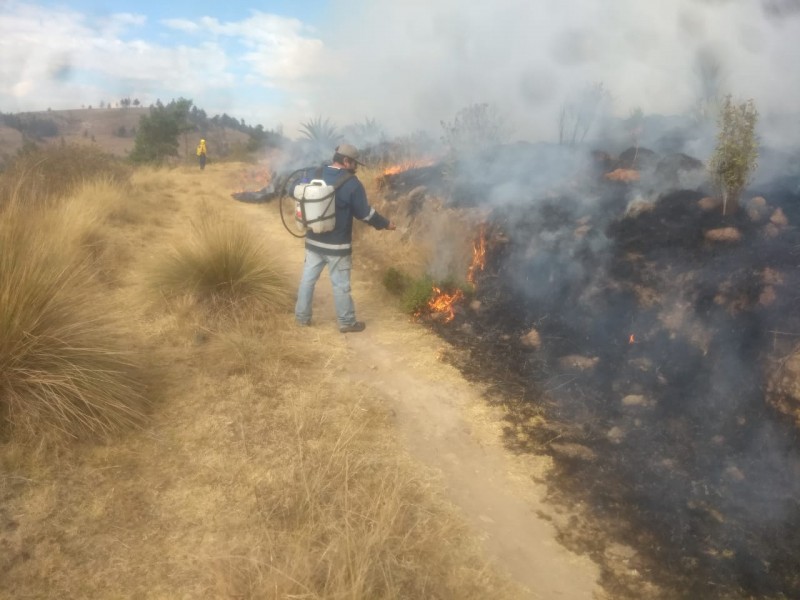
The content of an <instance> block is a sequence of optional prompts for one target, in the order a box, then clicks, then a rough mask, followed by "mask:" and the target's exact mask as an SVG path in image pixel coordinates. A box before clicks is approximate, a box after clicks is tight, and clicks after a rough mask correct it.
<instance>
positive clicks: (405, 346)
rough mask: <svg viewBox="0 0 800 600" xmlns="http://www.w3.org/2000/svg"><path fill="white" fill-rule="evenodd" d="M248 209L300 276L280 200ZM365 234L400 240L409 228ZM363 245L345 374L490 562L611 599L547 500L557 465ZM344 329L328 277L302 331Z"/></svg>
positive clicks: (554, 589)
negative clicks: (528, 448)
mask: <svg viewBox="0 0 800 600" xmlns="http://www.w3.org/2000/svg"><path fill="white" fill-rule="evenodd" d="M241 210H242V212H243V213H245V214H246V215H247V216H248V220H250V221H251V222H252V223H254V224H256V225H257V226H258V227H259V228H263V230H264V231H265V233H266V236H267V237H268V238H269V239H270V240H274V243H275V248H276V250H277V249H280V252H281V254H282V255H283V256H284V257H285V258H286V261H287V264H292V265H293V267H292V271H291V272H292V273H293V275H295V276H296V277H297V278H298V279H299V276H300V272H301V268H302V262H303V244H302V241H301V240H296V239H294V238H292V237H290V235H289V233H288V232H286V231H285V230H284V229H283V225H282V224H281V221H280V219H279V217H278V211H277V207H276V206H275V205H274V203H268V204H262V205H251V204H244V203H243V204H241ZM356 227H363V226H362V225H360V224H357V225H356ZM366 235H376V236H398V239H399V236H400V235H401V232H389V231H385V232H378V231H373V230H369V231H368V232H367V233H366ZM389 241H391V240H389ZM355 248H356V249H355V252H354V267H353V276H352V288H353V298H354V301H355V303H356V309H357V315H358V318H359V319H360V320H364V321H366V323H367V328H366V330H365V331H364V332H361V333H351V334H344V335H346V344H347V347H348V350H349V354H350V360H349V361H348V364H347V365H345V366H343V368H342V369H341V374H342V376H343V377H348V378H350V379H351V380H352V381H354V382H360V383H366V384H368V385H370V386H372V387H373V388H374V389H375V390H376V392H377V393H378V394H379V395H380V396H381V397H382V398H383V400H384V401H385V403H386V406H387V407H388V408H389V410H390V411H391V413H392V414H393V415H394V418H395V420H396V424H397V428H398V431H399V433H400V434H401V436H402V438H404V439H405V441H406V443H407V446H408V450H409V452H410V453H411V455H412V456H414V457H415V458H416V459H418V460H419V461H420V462H421V463H422V464H424V465H426V466H427V467H428V468H431V469H433V470H434V472H436V473H438V474H439V475H440V478H441V481H442V484H443V486H444V488H445V489H446V493H447V495H448V496H449V500H450V501H451V502H452V503H453V504H454V505H456V506H457V507H459V508H460V510H461V511H462V512H463V515H464V517H465V519H466V520H467V521H468V522H469V523H470V524H471V526H472V528H473V529H474V531H475V532H476V534H477V535H478V536H479V537H480V539H481V540H482V542H483V546H484V548H485V551H486V553H487V556H488V557H489V558H490V559H491V560H492V561H493V562H495V563H496V564H497V565H499V566H500V567H501V568H504V569H505V570H507V572H508V573H509V575H510V576H511V577H512V578H513V579H515V580H516V581H518V582H519V583H520V584H522V585H524V586H525V587H526V588H528V590H529V597H530V598H546V599H555V598H563V599H570V600H573V599H574V600H579V599H591V598H607V597H608V596H607V595H606V593H605V592H604V591H603V589H602V588H601V587H600V584H599V581H600V577H601V569H600V567H599V566H598V565H597V564H595V563H594V562H593V561H592V560H591V559H590V558H589V557H588V555H580V554H576V553H575V552H573V551H571V550H568V549H567V548H566V547H565V546H564V545H562V544H561V543H560V542H559V539H560V533H559V529H561V530H562V532H563V528H564V527H567V526H568V524H570V523H573V522H575V520H576V519H580V515H579V514H576V513H574V512H572V511H571V510H570V511H567V510H566V509H565V508H564V507H563V506H560V507H559V506H555V505H553V504H551V503H549V502H547V501H546V496H547V494H548V490H547V487H546V486H545V484H544V478H545V477H546V475H547V472H548V470H549V469H550V468H551V464H550V462H549V459H548V458H546V457H543V456H534V455H531V454H515V453H513V452H511V451H510V450H508V449H507V447H506V446H505V445H504V442H503V417H504V415H503V411H502V409H501V408H499V407H498V406H497V405H496V404H494V405H493V404H491V403H489V402H487V400H486V398H485V395H484V393H485V389H484V388H483V387H482V386H481V384H479V383H476V382H470V381H467V380H466V379H465V378H464V377H463V376H462V375H461V374H460V373H459V372H458V371H457V370H456V369H455V368H454V367H453V366H451V365H450V364H448V363H447V362H446V361H445V359H444V357H445V356H447V354H448V352H451V350H452V349H451V348H449V347H448V345H447V343H446V342H444V341H443V340H442V339H440V338H438V337H437V336H436V335H435V334H434V333H432V332H431V331H429V330H428V329H427V328H426V327H425V326H423V325H422V324H419V323H415V322H413V321H412V320H410V319H409V317H408V316H407V315H403V314H402V313H401V312H400V311H399V309H398V308H397V306H396V301H395V300H394V299H393V298H392V297H391V296H389V295H388V293H387V292H385V291H384V289H383V286H382V284H381V272H382V271H381V270H380V269H379V268H378V267H377V266H376V265H374V264H371V263H370V261H369V260H368V259H367V258H366V257H364V256H363V255H360V254H359V253H358V243H356V244H355ZM335 327H336V319H335V313H334V309H333V298H332V293H331V286H330V283H329V280H328V278H327V275H326V274H323V276H322V278H321V279H320V282H319V284H318V285H317V290H316V294H315V298H314V317H313V324H312V326H311V327H310V328H307V329H302V330H300V331H303V332H304V333H305V334H307V335H308V336H309V338H310V340H313V339H314V338H315V331H321V330H322V329H332V328H335Z"/></svg>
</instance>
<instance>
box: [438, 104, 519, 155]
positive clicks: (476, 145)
mask: <svg viewBox="0 0 800 600" xmlns="http://www.w3.org/2000/svg"><path fill="white" fill-rule="evenodd" d="M441 125H442V129H443V130H444V131H443V133H442V143H443V144H444V145H445V146H446V147H447V149H448V150H449V152H450V155H451V156H452V157H454V158H457V157H461V156H464V155H472V154H474V153H475V152H476V151H477V150H478V149H486V148H487V147H491V146H497V145H499V144H502V143H503V142H505V141H506V139H507V134H508V128H507V126H506V123H505V120H504V119H503V117H502V115H501V114H500V113H499V112H498V110H497V108H495V107H494V106H493V105H491V104H486V103H483V104H472V105H470V106H467V107H465V108H462V109H461V110H460V111H458V113H457V114H456V116H455V119H454V120H453V122H452V123H448V122H445V121H441Z"/></svg>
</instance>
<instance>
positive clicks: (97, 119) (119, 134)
mask: <svg viewBox="0 0 800 600" xmlns="http://www.w3.org/2000/svg"><path fill="white" fill-rule="evenodd" d="M149 110H150V109H149V108H133V107H129V108H82V109H72V110H48V111H41V112H29V113H18V114H16V115H14V116H15V117H19V118H20V119H22V120H23V121H28V122H30V121H36V122H39V123H44V124H46V129H47V130H48V133H50V132H52V131H56V130H57V133H56V134H55V135H47V136H36V137H35V139H34V141H35V142H36V143H37V144H40V145H41V144H60V143H62V140H63V142H65V143H77V144H95V145H97V146H99V147H100V148H101V149H103V150H105V151H106V152H109V153H111V154H114V155H116V156H127V154H128V153H129V152H130V151H131V150H132V149H133V145H134V139H135V137H136V130H137V128H138V127H139V120H140V119H141V117H142V116H144V115H147V114H148V112H149ZM201 136H203V137H205V138H206V139H207V143H208V149H209V158H210V159H211V160H213V159H214V157H215V156H221V155H223V154H227V153H229V152H231V151H232V150H234V149H235V148H236V146H238V145H240V144H245V143H247V140H248V136H247V135H246V134H244V133H242V132H240V131H236V130H233V129H230V128H228V127H218V126H215V125H214V124H213V123H211V122H209V124H208V128H207V130H206V131H197V132H196V133H194V134H188V135H187V136H185V139H184V140H182V154H183V156H185V157H191V156H192V155H193V153H194V149H195V146H196V144H197V142H198V140H199V139H200V137H201ZM23 143H24V139H23V136H22V134H21V133H20V132H19V131H18V130H17V129H14V128H12V127H9V126H8V125H7V124H4V123H3V122H2V120H0V165H2V164H3V163H4V162H6V161H7V160H8V159H9V158H10V157H12V156H13V155H14V154H16V152H17V151H18V150H19V149H20V148H22V146H23Z"/></svg>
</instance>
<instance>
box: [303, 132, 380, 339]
mask: <svg viewBox="0 0 800 600" xmlns="http://www.w3.org/2000/svg"><path fill="white" fill-rule="evenodd" d="M358 157H359V152H358V150H357V149H356V147H355V146H352V145H350V144H341V145H339V146H337V147H336V150H335V151H334V154H333V161H332V164H330V165H329V166H326V167H324V168H323V169H322V179H324V180H325V182H326V183H327V184H329V185H335V184H336V182H337V180H338V179H339V178H340V177H342V176H343V175H346V174H347V173H352V174H353V176H352V177H350V178H349V179H348V180H346V181H345V182H344V183H342V185H341V187H340V188H339V189H338V190H337V191H336V224H335V226H334V228H333V230H332V231H328V232H325V233H314V232H313V231H308V232H307V234H306V242H305V248H306V254H305V265H304V267H303V275H302V278H301V280H300V288H299V289H298V292H297V305H296V306H295V310H294V315H295V319H296V320H297V324H298V325H300V326H307V325H310V324H311V305H312V301H313V298H314V286H316V284H317V281H318V280H319V277H320V275H321V274H322V270H323V269H324V268H325V265H327V266H328V276H329V277H330V279H331V285H332V286H333V302H334V305H335V306H336V318H337V320H338V323H339V331H340V332H342V333H355V332H359V331H364V329H365V328H366V324H365V323H364V322H363V321H357V320H356V311H355V306H354V304H353V298H352V297H351V295H350V269H351V267H352V264H353V262H352V242H353V218H356V219H360V220H361V221H364V222H365V223H367V224H368V225H371V226H372V227H374V228H375V229H389V230H394V229H395V224H394V223H392V222H391V221H389V220H388V219H386V218H385V217H383V216H381V215H380V214H378V213H377V212H376V211H375V209H374V208H372V207H371V206H370V205H369V202H368V201H367V193H366V191H365V190H364V186H363V184H362V183H361V182H360V181H359V180H358V178H357V177H356V176H355V172H356V170H357V169H358V165H363V164H364V163H362V162H361V161H359V160H358Z"/></svg>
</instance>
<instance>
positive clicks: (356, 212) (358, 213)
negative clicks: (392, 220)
mask: <svg viewBox="0 0 800 600" xmlns="http://www.w3.org/2000/svg"><path fill="white" fill-rule="evenodd" d="M355 183H356V185H355V188H354V189H353V195H352V202H353V204H352V207H353V216H354V217H355V218H356V219H360V220H362V221H364V222H365V223H367V224H368V225H371V226H372V227H374V228H375V229H386V227H388V225H389V219H387V218H386V217H384V216H383V215H381V214H380V213H378V211H376V210H375V209H374V208H372V207H371V206H370V205H369V202H368V201H367V192H366V190H364V185H363V184H362V183H361V182H360V181H358V180H356V182H355Z"/></svg>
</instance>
